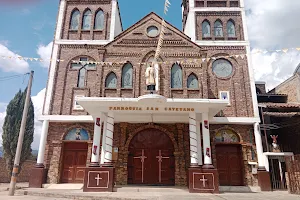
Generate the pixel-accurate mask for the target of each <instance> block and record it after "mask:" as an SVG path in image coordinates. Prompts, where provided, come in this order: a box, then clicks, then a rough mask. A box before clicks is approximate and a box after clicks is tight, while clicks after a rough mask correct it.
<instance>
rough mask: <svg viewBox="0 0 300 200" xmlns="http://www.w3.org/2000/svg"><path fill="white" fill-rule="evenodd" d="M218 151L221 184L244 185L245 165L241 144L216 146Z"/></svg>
mask: <svg viewBox="0 0 300 200" xmlns="http://www.w3.org/2000/svg"><path fill="white" fill-rule="evenodd" d="M216 153H217V156H216V157H217V168H218V173H219V182H220V185H224V186H241V185H243V178H242V177H243V167H242V157H241V148H240V146H237V145H234V146H233V145H222V146H216Z"/></svg>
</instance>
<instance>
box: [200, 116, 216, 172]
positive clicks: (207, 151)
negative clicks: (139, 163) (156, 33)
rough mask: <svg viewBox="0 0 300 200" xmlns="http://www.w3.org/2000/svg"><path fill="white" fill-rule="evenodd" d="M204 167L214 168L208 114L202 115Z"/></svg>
mask: <svg viewBox="0 0 300 200" xmlns="http://www.w3.org/2000/svg"><path fill="white" fill-rule="evenodd" d="M202 134H203V153H204V167H209V168H212V167H213V166H212V159H211V146H210V133H209V121H208V113H202Z"/></svg>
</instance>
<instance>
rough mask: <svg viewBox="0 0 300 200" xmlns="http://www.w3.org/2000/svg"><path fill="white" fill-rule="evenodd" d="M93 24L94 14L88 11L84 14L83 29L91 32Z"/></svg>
mask: <svg viewBox="0 0 300 200" xmlns="http://www.w3.org/2000/svg"><path fill="white" fill-rule="evenodd" d="M91 23H92V12H91V11H90V10H87V11H85V12H84V14H83V20H82V29H83V30H91Z"/></svg>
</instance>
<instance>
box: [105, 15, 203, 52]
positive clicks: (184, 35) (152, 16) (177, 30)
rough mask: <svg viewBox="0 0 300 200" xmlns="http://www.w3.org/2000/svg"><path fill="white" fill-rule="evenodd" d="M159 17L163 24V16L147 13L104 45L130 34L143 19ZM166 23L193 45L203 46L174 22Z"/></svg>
mask: <svg viewBox="0 0 300 200" xmlns="http://www.w3.org/2000/svg"><path fill="white" fill-rule="evenodd" d="M155 17H156V18H158V20H159V23H160V24H161V22H162V20H163V18H161V17H160V16H159V15H157V14H156V13H155V12H150V13H149V14H148V15H146V16H145V17H143V18H142V19H140V20H139V21H137V22H136V23H135V24H133V25H132V26H130V27H129V28H127V29H126V30H125V31H123V32H122V33H120V34H119V35H117V36H116V37H115V38H114V40H113V41H111V42H109V43H108V44H106V45H105V46H104V48H105V47H107V46H109V45H110V44H111V43H113V42H115V41H116V40H118V39H120V38H122V37H123V36H125V35H126V34H128V33H129V32H131V31H133V30H134V29H135V28H137V27H139V26H140V25H141V23H142V22H143V21H146V20H147V19H148V18H149V19H150V18H152V19H153V18H155ZM165 23H166V24H167V25H168V26H170V27H171V28H172V29H173V31H174V32H176V33H177V34H178V35H180V36H181V37H182V38H184V39H186V40H187V41H189V42H190V43H192V44H193V45H195V46H197V47H199V48H201V47H200V46H199V45H198V44H196V43H195V42H193V41H192V40H191V38H190V37H189V36H187V35H186V34H184V33H183V32H182V31H181V30H179V29H178V28H176V27H175V26H173V25H172V24H170V23H169V22H167V21H165Z"/></svg>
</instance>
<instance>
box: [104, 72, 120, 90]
mask: <svg viewBox="0 0 300 200" xmlns="http://www.w3.org/2000/svg"><path fill="white" fill-rule="evenodd" d="M105 87H106V88H111V89H115V88H117V76H116V74H115V73H113V72H111V73H110V74H109V75H108V76H107V77H106V80H105Z"/></svg>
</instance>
